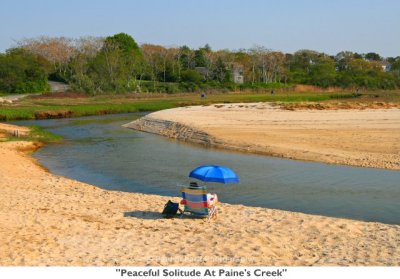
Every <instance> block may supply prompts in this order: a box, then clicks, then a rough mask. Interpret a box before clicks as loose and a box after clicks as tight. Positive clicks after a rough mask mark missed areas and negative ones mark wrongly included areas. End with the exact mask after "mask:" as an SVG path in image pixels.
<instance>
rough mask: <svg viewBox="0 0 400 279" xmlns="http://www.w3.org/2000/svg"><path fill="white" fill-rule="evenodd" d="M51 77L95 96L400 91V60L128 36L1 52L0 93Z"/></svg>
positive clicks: (36, 42) (33, 86)
mask: <svg viewBox="0 0 400 279" xmlns="http://www.w3.org/2000/svg"><path fill="white" fill-rule="evenodd" d="M47 76H48V77H49V78H50V79H52V80H58V81H65V82H67V83H68V84H69V85H70V87H71V89H72V90H73V91H77V92H86V93H89V94H91V95H98V94H109V93H126V92H137V93H149V92H158V93H159V92H162V93H182V92H200V91H201V92H207V93H209V92H214V91H215V90H222V91H223V92H227V91H249V90H250V91H251V90H255V91H259V90H261V89H276V88H282V87H290V86H293V85H296V84H306V85H314V86H319V87H323V88H327V87H340V88H347V89H349V88H351V89H352V90H356V89H357V88H359V89H362V90H365V89H374V90H377V89H396V88H400V57H399V56H398V57H387V58H383V57H381V56H380V55H379V54H377V53H373V52H370V53H366V54H358V53H353V52H349V51H343V52H340V53H338V54H337V55H335V56H330V55H327V54H325V53H320V52H316V51H312V50H300V51H297V52H295V53H293V54H288V53H286V54H285V53H282V52H280V51H272V50H269V49H266V48H264V47H261V46H255V47H253V48H250V49H241V50H238V51H229V50H219V51H213V50H212V49H211V47H210V46H209V45H205V46H204V47H200V48H198V49H190V48H189V47H187V46H182V47H173V48H166V47H162V46H158V45H152V44H143V45H141V46H139V45H138V44H137V43H136V42H135V40H134V39H133V38H132V37H131V36H129V35H128V34H125V33H119V34H116V35H113V36H109V37H106V38H93V37H85V38H80V39H76V40H74V39H68V38H64V37H62V38H47V37H42V38H38V39H28V40H24V41H21V42H20V43H19V47H18V48H16V49H11V50H8V51H7V53H6V54H2V55H1V56H0V92H1V91H3V92H6V93H22V92H36V91H37V92H40V91H46V90H47V87H46V77H47ZM242 81H243V83H242V84H240V83H241V82H242ZM234 82H236V83H234Z"/></svg>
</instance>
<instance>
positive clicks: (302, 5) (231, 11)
mask: <svg viewBox="0 0 400 279" xmlns="http://www.w3.org/2000/svg"><path fill="white" fill-rule="evenodd" d="M119 32H126V33H128V34H130V35H132V36H133V37H134V39H135V40H136V41H137V42H139V43H153V44H160V45H165V46H171V45H183V44H186V45H188V46H190V47H193V48H197V47H199V46H203V45H204V44H206V43H208V44H210V45H211V47H212V48H213V49H222V48H228V49H239V48H249V47H251V46H253V45H255V44H258V45H263V46H265V47H268V48H271V49H274V50H281V51H284V52H294V51H296V50H299V49H312V50H317V51H322V52H326V53H328V54H336V53H337V52H339V51H341V50H350V51H355V52H360V53H365V52H370V51H374V52H378V53H379V54H381V55H383V56H399V55H400V0H375V1H374V0H297V1H296V0H246V1H245V0H142V1H139V0H107V1H106V0H1V1H0V51H4V50H5V49H7V48H9V47H11V46H13V45H14V44H15V43H14V41H15V40H19V39H22V38H31V37H37V36H41V35H46V36H66V37H80V36H87V35H92V36H107V35H112V34H115V33H119Z"/></svg>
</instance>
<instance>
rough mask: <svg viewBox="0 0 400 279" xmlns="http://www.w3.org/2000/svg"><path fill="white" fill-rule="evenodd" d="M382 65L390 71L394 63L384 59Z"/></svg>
mask: <svg viewBox="0 0 400 279" xmlns="http://www.w3.org/2000/svg"><path fill="white" fill-rule="evenodd" d="M381 67H382V70H383V71H384V72H389V71H390V70H391V69H392V65H391V64H390V63H389V62H387V61H383V62H382V65H381Z"/></svg>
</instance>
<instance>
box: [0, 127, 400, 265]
mask: <svg viewBox="0 0 400 279" xmlns="http://www.w3.org/2000/svg"><path fill="white" fill-rule="evenodd" d="M2 125H3V124H0V130H1V127H2ZM35 148H36V146H35V145H33V144H32V143H29V142H0V163H1V168H0V265H3V266H4V265H75V266H76V265H79V266H86V265H101V266H102V265H399V264H400V226H397V225H386V224H380V223H367V222H360V221H353V220H345V219H337V218H330V217H322V216H313V215H307V214H301V213H293V212H287V211H281V210H271V209H265V208H256V207H246V206H240V205H229V204H221V205H220V213H219V217H218V219H217V220H212V221H211V222H206V221H203V220H199V219H190V218H182V219H180V218H175V219H163V218H162V217H161V214H160V211H161V210H162V207H163V205H164V204H165V202H166V201H167V200H168V199H169V198H168V197H161V196H155V195H144V194H136V193H123V192H115V191H106V190H102V189H99V188H97V187H95V186H92V185H88V184H84V183H80V182H77V181H74V180H70V179H66V178H63V177H60V176H56V175H53V174H51V173H48V172H46V171H45V170H44V169H43V168H41V167H40V166H38V165H37V164H36V163H35V161H34V160H33V159H32V158H31V157H29V155H27V154H26V151H27V150H30V149H35ZM23 150H24V151H23ZM177 195H179V194H178V193H177ZM172 199H173V200H174V201H179V198H178V197H175V198H172Z"/></svg>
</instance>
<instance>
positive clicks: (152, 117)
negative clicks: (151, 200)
mask: <svg viewBox="0 0 400 279" xmlns="http://www.w3.org/2000/svg"><path fill="white" fill-rule="evenodd" d="M126 126H127V127H130V128H134V129H138V130H142V131H146V132H151V133H156V134H161V135H164V136H167V137H171V138H176V139H179V140H183V141H188V142H195V143H200V144H204V145H207V146H214V147H218V148H226V149H232V150H238V151H245V152H251V153H257V154H265V155H271V156H277V157H284V158H290V159H298V160H306V161H317V162H324V163H333V164H343V165H352V166H361V167H373V168H385V169H394V170H399V169H400V109H399V108H384V109H382V108H380V109H338V110H333V109H329V110H317V109H313V110H310V109H308V110H307V109H304V108H303V109H300V110H288V109H282V108H280V107H279V106H272V105H270V104H268V103H246V104H219V105H218V104H217V105H211V106H192V107H182V108H175V109H169V110H163V111H158V112H155V113H151V114H149V115H147V116H146V117H143V118H141V119H139V120H137V121H134V122H132V123H129V124H128V125H126Z"/></svg>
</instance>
